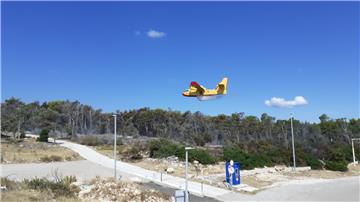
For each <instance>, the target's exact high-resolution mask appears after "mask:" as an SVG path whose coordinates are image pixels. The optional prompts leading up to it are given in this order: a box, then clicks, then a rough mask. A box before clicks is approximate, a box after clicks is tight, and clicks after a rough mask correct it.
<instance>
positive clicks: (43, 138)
mask: <svg viewBox="0 0 360 202" xmlns="http://www.w3.org/2000/svg"><path fill="white" fill-rule="evenodd" d="M48 138H49V130H48V129H42V130H41V132H40V136H39V138H38V139H37V140H38V141H39V142H48Z"/></svg>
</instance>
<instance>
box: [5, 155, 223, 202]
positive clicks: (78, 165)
mask: <svg viewBox="0 0 360 202" xmlns="http://www.w3.org/2000/svg"><path fill="white" fill-rule="evenodd" d="M0 168H1V177H8V178H9V179H13V180H23V179H30V178H35V177H38V178H42V177H46V178H49V179H53V178H54V175H55V173H57V175H58V176H59V177H61V176H67V175H74V176H76V178H77V180H78V181H82V182H84V181H88V180H91V179H93V178H95V177H96V176H99V177H113V176H114V170H113V169H110V168H105V167H103V166H101V165H99V164H95V163H92V162H90V161H87V160H80V161H67V162H53V163H26V164H4V165H1V166H0ZM117 174H118V177H120V176H121V177H120V179H121V180H135V181H138V180H141V181H142V185H143V186H144V187H148V188H151V189H154V190H158V191H160V192H163V193H167V194H169V195H171V196H174V194H175V189H173V188H169V187H163V186H160V185H158V184H155V183H152V182H150V181H148V180H144V179H140V178H138V177H136V176H134V175H129V174H128V173H123V172H121V171H119V170H118V171H117ZM190 201H191V202H192V201H195V202H205V201H208V202H216V200H215V199H211V198H208V197H199V196H195V195H190Z"/></svg>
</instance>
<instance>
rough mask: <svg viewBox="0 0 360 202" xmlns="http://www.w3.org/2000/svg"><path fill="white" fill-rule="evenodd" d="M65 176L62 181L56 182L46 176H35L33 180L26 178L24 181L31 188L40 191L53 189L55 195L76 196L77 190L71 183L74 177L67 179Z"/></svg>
mask: <svg viewBox="0 0 360 202" xmlns="http://www.w3.org/2000/svg"><path fill="white" fill-rule="evenodd" d="M64 179H65V178H63V179H62V180H60V181H57V182H54V181H50V180H48V179H46V178H34V179H31V180H27V179H25V180H24V183H25V184H26V186H27V187H28V188H29V189H34V190H39V191H51V192H52V193H53V194H54V196H55V197H59V196H70V197H73V196H75V191H74V190H76V189H74V188H73V187H72V186H71V184H70V183H69V182H70V181H71V180H73V179H74V178H70V179H66V180H64Z"/></svg>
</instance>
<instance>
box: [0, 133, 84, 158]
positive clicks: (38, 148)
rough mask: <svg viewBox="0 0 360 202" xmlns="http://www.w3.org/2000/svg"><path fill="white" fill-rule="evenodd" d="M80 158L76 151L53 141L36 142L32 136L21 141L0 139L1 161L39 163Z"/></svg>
mask: <svg viewBox="0 0 360 202" xmlns="http://www.w3.org/2000/svg"><path fill="white" fill-rule="evenodd" d="M81 159H82V158H81V157H80V155H78V154H77V153H75V152H73V151H71V150H69V149H67V148H64V147H61V146H59V145H56V144H53V143H43V142H37V141H36V140H35V139H33V138H27V139H24V140H23V141H20V142H16V141H9V140H3V139H2V140H1V163H2V164H9V163H39V162H51V161H74V160H81Z"/></svg>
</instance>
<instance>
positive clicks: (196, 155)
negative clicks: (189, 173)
mask: <svg viewBox="0 0 360 202" xmlns="http://www.w3.org/2000/svg"><path fill="white" fill-rule="evenodd" d="M183 152H184V153H185V148H184V149H183ZM179 158H180V157H179ZM194 160H197V161H199V163H201V164H214V163H216V160H215V158H214V157H213V156H211V155H210V153H209V152H207V151H206V150H202V149H193V150H190V151H189V161H190V162H192V161H194Z"/></svg>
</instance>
